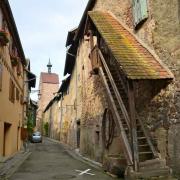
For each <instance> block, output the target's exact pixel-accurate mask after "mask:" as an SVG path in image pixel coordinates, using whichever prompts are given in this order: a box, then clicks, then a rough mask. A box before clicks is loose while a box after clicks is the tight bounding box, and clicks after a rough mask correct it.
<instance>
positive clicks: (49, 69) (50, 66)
mask: <svg viewBox="0 0 180 180" xmlns="http://www.w3.org/2000/svg"><path fill="white" fill-rule="evenodd" d="M47 67H48V73H51V68H52V64H51V61H50V59H49V62H48V64H47Z"/></svg>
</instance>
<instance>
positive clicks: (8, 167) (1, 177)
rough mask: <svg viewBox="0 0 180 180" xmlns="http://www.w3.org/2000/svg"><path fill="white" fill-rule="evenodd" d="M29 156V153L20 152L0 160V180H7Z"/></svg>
mask: <svg viewBox="0 0 180 180" xmlns="http://www.w3.org/2000/svg"><path fill="white" fill-rule="evenodd" d="M30 155H31V152H29V151H20V152H17V153H16V154H14V155H13V156H11V157H9V158H1V159H0V180H7V179H8V178H9V177H10V176H11V175H12V174H13V173H14V172H15V171H16V170H17V169H18V168H19V167H20V166H21V164H22V163H23V162H24V161H25V160H26V159H27V158H28V157H29V156H30Z"/></svg>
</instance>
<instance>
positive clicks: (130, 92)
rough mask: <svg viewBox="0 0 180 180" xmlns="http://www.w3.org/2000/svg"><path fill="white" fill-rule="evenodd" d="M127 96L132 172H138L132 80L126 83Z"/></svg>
mask: <svg viewBox="0 0 180 180" xmlns="http://www.w3.org/2000/svg"><path fill="white" fill-rule="evenodd" d="M128 96H129V110H130V126H131V142H132V154H133V166H134V170H135V171H138V169H139V167H138V166H139V153H138V140H137V127H136V114H135V99H134V84H133V81H132V80H129V81H128Z"/></svg>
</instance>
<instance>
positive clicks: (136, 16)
mask: <svg viewBox="0 0 180 180" xmlns="http://www.w3.org/2000/svg"><path fill="white" fill-rule="evenodd" d="M138 6H139V3H138V0H133V16H134V25H135V26H136V25H137V24H138V23H139V11H138V9H139V7H138Z"/></svg>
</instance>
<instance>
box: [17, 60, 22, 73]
mask: <svg viewBox="0 0 180 180" xmlns="http://www.w3.org/2000/svg"><path fill="white" fill-rule="evenodd" d="M17 75H18V76H20V75H21V62H20V60H19V61H18V64H17Z"/></svg>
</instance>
